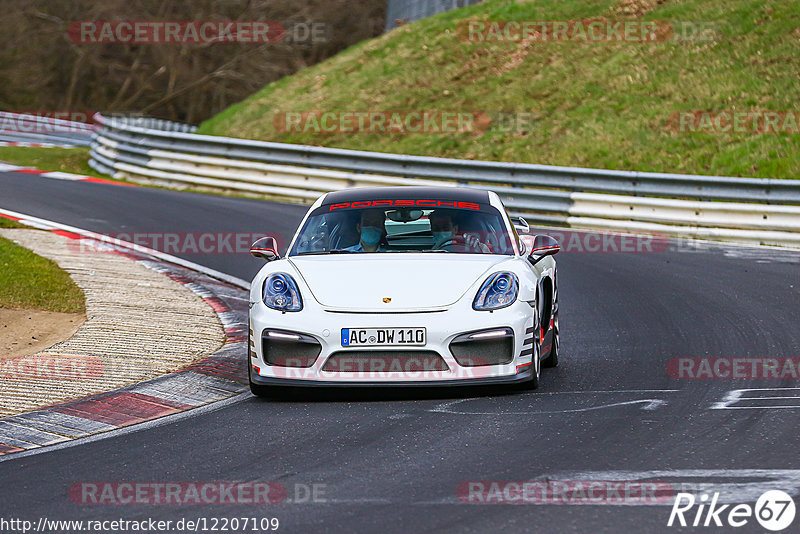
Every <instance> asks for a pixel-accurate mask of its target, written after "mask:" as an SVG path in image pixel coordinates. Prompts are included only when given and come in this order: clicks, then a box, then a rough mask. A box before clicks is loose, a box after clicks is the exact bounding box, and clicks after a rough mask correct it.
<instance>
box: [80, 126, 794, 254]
mask: <svg viewBox="0 0 800 534" xmlns="http://www.w3.org/2000/svg"><path fill="white" fill-rule="evenodd" d="M95 121H96V122H97V123H98V124H99V125H101V129H100V130H99V131H98V132H97V133H96V134H95V136H94V139H93V142H92V145H91V160H90V165H91V166H92V167H93V168H95V169H96V170H98V171H100V172H104V173H107V174H110V175H112V176H114V177H117V178H126V179H131V180H134V181H144V182H155V183H162V184H168V185H171V186H178V187H191V188H211V189H215V190H226V191H232V192H239V193H246V194H257V195H268V196H273V197H281V198H289V199H293V200H298V201H303V202H309V201H311V200H312V199H314V198H316V197H317V196H319V195H320V194H321V193H323V192H325V191H331V190H336V189H342V188H346V187H354V186H368V185H371V186H374V185H420V184H425V185H441V186H451V187H482V188H487V189H491V190H493V191H496V192H497V193H498V194H499V195H500V196H501V197H502V199H503V201H504V203H505V204H506V207H508V208H509V211H511V212H513V213H515V214H519V215H524V216H526V217H527V218H529V219H530V220H531V221H534V222H537V223H545V224H556V225H566V226H575V227H591V228H599V229H608V230H612V229H613V230H630V231H648V232H665V233H669V234H672V235H679V236H685V237H701V238H711V239H722V240H734V241H739V242H745V243H763V244H772V245H783V246H800V180H775V179H760V178H736V177H718V176H694V175H685V174H666V173H644V172H632V171H611V170H602V169H584V168H574V167H555V166H547V165H534V164H522V163H502V162H488V161H472V160H459V159H449V158H435V157H423V156H407V155H401V154H386V153H379V152H365V151H357V150H343V149H334V148H324V147H314V146H303V145H292V144H284V143H271V142H264V141H253V140H247V139H235V138H229V137H215V136H205V135H197V134H195V133H194V128H193V127H191V126H188V125H184V124H180V123H174V122H170V121H161V120H157V119H142V118H135V119H126V118H107V117H103V116H101V115H95Z"/></svg>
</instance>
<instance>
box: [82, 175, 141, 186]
mask: <svg viewBox="0 0 800 534" xmlns="http://www.w3.org/2000/svg"><path fill="white" fill-rule="evenodd" d="M81 182H92V183H93V184H109V185H121V186H126V187H139V186H138V185H137V184H127V183H125V182H116V181H114V180H106V179H105V178H95V177H94V176H86V177H84V178H83V179H82V180H81Z"/></svg>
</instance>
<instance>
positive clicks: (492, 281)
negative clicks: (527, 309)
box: [472, 272, 519, 311]
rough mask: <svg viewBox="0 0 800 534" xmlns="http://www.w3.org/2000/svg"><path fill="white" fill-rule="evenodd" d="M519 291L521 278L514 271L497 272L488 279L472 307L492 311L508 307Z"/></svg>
mask: <svg viewBox="0 0 800 534" xmlns="http://www.w3.org/2000/svg"><path fill="white" fill-rule="evenodd" d="M518 293H519V280H518V279H517V275H515V274H514V273H508V272H506V273H496V274H493V275H492V276H490V277H489V278H487V279H486V281H485V282H484V283H483V285H482V286H481V288H480V289H479V290H478V294H477V295H475V301H474V302H473V303H472V309H474V310H478V311H490V310H499V309H501V308H506V307H508V306H511V305H512V304H514V302H515V301H516V300H517V294H518Z"/></svg>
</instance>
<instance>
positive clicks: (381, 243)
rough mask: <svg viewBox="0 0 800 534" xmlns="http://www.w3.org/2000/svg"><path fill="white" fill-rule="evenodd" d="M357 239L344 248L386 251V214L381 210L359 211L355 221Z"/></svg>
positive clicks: (356, 250)
mask: <svg viewBox="0 0 800 534" xmlns="http://www.w3.org/2000/svg"><path fill="white" fill-rule="evenodd" d="M356 230H357V232H358V234H359V241H358V243H356V244H355V245H353V246H352V247H347V248H346V249H345V250H349V251H351V252H386V246H385V245H386V214H385V213H384V212H383V210H378V209H370V210H364V211H362V212H361V219H360V220H359V222H358V223H356Z"/></svg>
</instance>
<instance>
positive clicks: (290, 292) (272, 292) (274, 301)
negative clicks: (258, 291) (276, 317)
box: [262, 273, 303, 312]
mask: <svg viewBox="0 0 800 534" xmlns="http://www.w3.org/2000/svg"><path fill="white" fill-rule="evenodd" d="M262 296H263V300H264V304H266V305H267V306H269V307H270V308H272V309H273V310H278V311H282V312H297V311H300V310H302V309H303V299H302V298H301V297H300V291H299V290H298V289H297V283H296V282H295V281H294V278H292V276H291V275H289V274H286V273H273V274H271V275H269V276H268V277H267V279H266V280H264V289H263V291H262Z"/></svg>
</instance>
